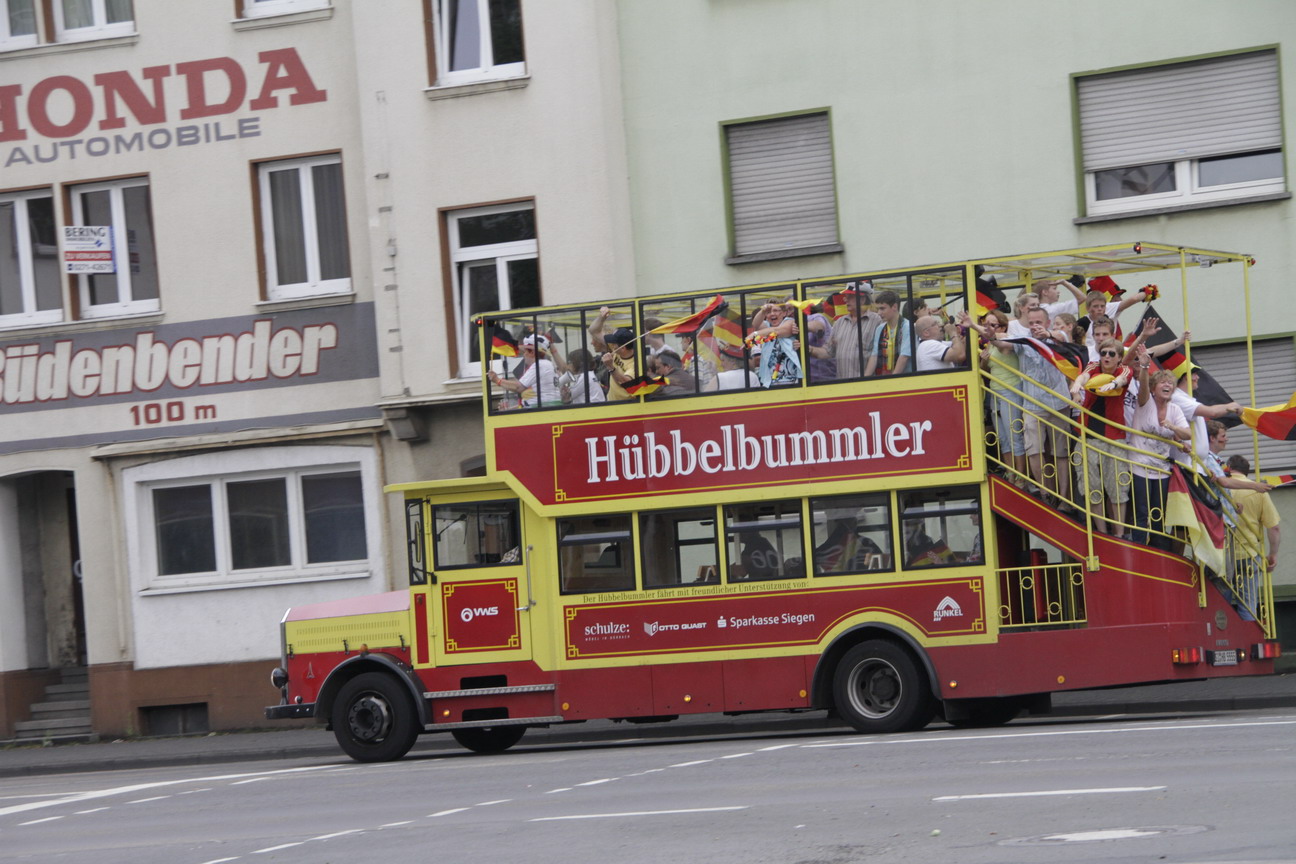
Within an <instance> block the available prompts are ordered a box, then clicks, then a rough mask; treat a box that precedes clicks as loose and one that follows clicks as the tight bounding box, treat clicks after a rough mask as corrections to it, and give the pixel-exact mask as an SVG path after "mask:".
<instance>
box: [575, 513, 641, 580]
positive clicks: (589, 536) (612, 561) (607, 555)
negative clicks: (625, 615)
mask: <svg viewBox="0 0 1296 864" xmlns="http://www.w3.org/2000/svg"><path fill="white" fill-rule="evenodd" d="M632 550H633V544H632V542H631V535H630V517H629V516H626V515H616V516H576V517H572V518H568V519H559V520H558V577H559V580H560V583H561V588H562V593H564V594H586V593H591V594H592V593H595V592H599V591H632V590H634V587H635V572H634V554H633V552H632Z"/></svg>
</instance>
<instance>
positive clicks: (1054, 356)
mask: <svg viewBox="0 0 1296 864" xmlns="http://www.w3.org/2000/svg"><path fill="white" fill-rule="evenodd" d="M999 341H1001V342H1013V343H1016V344H1018V345H1028V346H1030V347H1031V348H1034V349H1035V350H1036V351H1038V352H1039V353H1040V355H1041V356H1043V357H1044V359H1045V360H1047V361H1049V362H1050V363H1052V364H1053V365H1054V367H1056V368H1057V370H1058V371H1059V372H1061V373H1062V374H1063V375H1065V376H1066V377H1067V380H1068V381H1074V380H1075V379H1076V378H1077V377H1079V375H1080V371H1081V370H1082V369H1084V367H1085V366H1086V365H1087V364H1088V362H1089V349H1088V348H1086V347H1085V346H1083V345H1074V344H1072V343H1070V342H1054V343H1053V344H1052V345H1050V344H1048V343H1046V342H1041V341H1040V340H1038V339H1036V338H1035V337H1034V336H1018V337H1015V338H1013V339H1001V340H999Z"/></svg>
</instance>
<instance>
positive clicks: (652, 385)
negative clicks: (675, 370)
mask: <svg viewBox="0 0 1296 864" xmlns="http://www.w3.org/2000/svg"><path fill="white" fill-rule="evenodd" d="M669 383H670V379H669V378H666V377H663V376H653V375H640V376H639V377H638V378H631V379H630V380H629V381H627V382H625V383H624V384H622V385H621V386H622V387H623V388H624V389H625V391H626V392H627V393H629V394H630V395H631V396H647V395H648V394H649V393H654V392H656V391H657V390H659V389H661V388H662V387H665V386H666V385H667V384H669Z"/></svg>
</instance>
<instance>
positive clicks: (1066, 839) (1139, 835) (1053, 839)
mask: <svg viewBox="0 0 1296 864" xmlns="http://www.w3.org/2000/svg"><path fill="white" fill-rule="evenodd" d="M1209 830H1210V828H1209V827H1208V826H1206V825H1143V826H1139V827H1133V828H1095V829H1091V830H1088V831H1059V832H1057V833H1055V834H1036V835H1035V836H1034V837H1017V838H1014V839H1012V840H1001V841H1000V842H999V845H1001V846H1062V845H1065V844H1067V843H1098V842H1101V841H1104V840H1141V839H1143V838H1145V837H1169V836H1173V835H1176V834H1200V833H1201V832H1203V831H1209Z"/></svg>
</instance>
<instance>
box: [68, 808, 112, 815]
mask: <svg viewBox="0 0 1296 864" xmlns="http://www.w3.org/2000/svg"><path fill="white" fill-rule="evenodd" d="M111 809H112V808H111V807H93V808H91V809H89V810H78V811H76V815H77V816H85V815H86V814H87V813H98V812H99V811H100V810H111Z"/></svg>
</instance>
